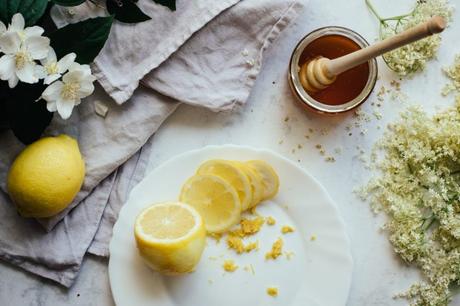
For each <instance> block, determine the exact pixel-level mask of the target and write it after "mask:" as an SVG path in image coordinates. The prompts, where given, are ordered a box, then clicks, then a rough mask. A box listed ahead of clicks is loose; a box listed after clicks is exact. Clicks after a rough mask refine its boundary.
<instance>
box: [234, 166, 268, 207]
mask: <svg viewBox="0 0 460 306" xmlns="http://www.w3.org/2000/svg"><path fill="white" fill-rule="evenodd" d="M234 163H235V165H236V166H237V167H238V168H240V169H241V170H243V172H244V173H246V175H247V176H248V178H249V183H250V184H251V193H252V201H251V202H250V203H249V206H247V207H243V210H246V209H249V208H252V207H254V206H256V205H257V204H259V203H260V201H262V198H263V194H264V186H263V185H262V177H261V176H260V175H259V173H258V172H257V171H256V170H254V169H253V168H251V167H249V166H248V165H247V164H245V163H243V162H239V161H234Z"/></svg>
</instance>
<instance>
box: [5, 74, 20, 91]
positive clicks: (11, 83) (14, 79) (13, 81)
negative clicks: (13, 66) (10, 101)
mask: <svg viewBox="0 0 460 306" xmlns="http://www.w3.org/2000/svg"><path fill="white" fill-rule="evenodd" d="M18 83H19V79H18V77H17V76H16V74H15V73H13V75H12V76H11V78H9V79H8V86H9V87H10V88H15V87H16V85H18Z"/></svg>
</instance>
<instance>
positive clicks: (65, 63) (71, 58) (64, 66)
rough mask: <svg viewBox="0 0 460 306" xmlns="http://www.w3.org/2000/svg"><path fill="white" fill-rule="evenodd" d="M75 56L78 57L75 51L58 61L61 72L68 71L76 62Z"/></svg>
mask: <svg viewBox="0 0 460 306" xmlns="http://www.w3.org/2000/svg"><path fill="white" fill-rule="evenodd" d="M75 58H77V55H76V54H75V53H69V54H67V55H66V56H64V57H63V58H61V59H60V60H59V62H58V63H57V65H58V71H59V73H61V74H62V73H64V72H66V71H67V70H68V69H69V68H70V66H72V64H73V63H74V62H75Z"/></svg>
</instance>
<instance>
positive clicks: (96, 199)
mask: <svg viewBox="0 0 460 306" xmlns="http://www.w3.org/2000/svg"><path fill="white" fill-rule="evenodd" d="M180 3H181V1H179V4H180ZM301 7H302V5H301V4H299V3H298V2H297V1H285V0H244V1H241V2H238V4H236V5H234V6H231V8H229V9H227V10H225V11H224V12H222V13H220V14H219V15H218V16H217V17H215V18H213V19H212V20H210V21H209V22H208V23H207V25H206V27H204V28H203V29H201V30H199V31H198V32H195V33H194V34H193V35H192V34H190V35H191V36H190V35H188V36H189V37H188V39H186V38H185V39H183V41H186V43H185V44H184V45H183V46H181V47H180V48H179V49H178V50H176V52H174V51H172V52H171V54H170V56H169V57H168V58H167V59H166V58H165V60H166V61H164V62H163V63H160V64H161V65H160V66H159V68H157V69H155V70H153V71H151V72H150V73H148V74H147V76H146V77H145V78H144V79H143V80H142V81H140V83H141V86H139V87H138V88H137V89H136V90H135V91H134V94H133V95H132V97H131V98H130V99H129V102H127V103H123V104H122V105H118V103H117V101H116V100H114V99H112V98H111V97H110V96H108V95H107V93H106V92H105V91H104V90H102V88H101V87H100V86H97V88H96V92H95V94H94V95H93V96H91V97H89V98H88V99H86V101H84V102H83V103H82V104H81V105H80V106H79V107H78V109H77V110H78V111H77V112H75V113H74V115H73V116H72V118H71V119H70V121H69V120H68V121H67V122H63V121H62V120H59V119H58V117H57V116H55V118H54V119H53V123H52V125H51V126H50V127H49V129H48V130H47V131H46V134H51V135H54V134H59V133H67V134H70V135H73V136H74V137H76V138H78V141H79V144H80V148H81V151H82V154H83V155H84V158H85V161H86V165H87V174H86V177H85V183H84V188H83V189H82V192H81V193H80V194H79V195H78V198H77V199H76V201H75V202H74V203H72V207H71V208H69V209H68V210H66V211H65V212H63V213H62V214H60V215H59V216H58V217H55V218H51V219H47V220H39V221H40V223H41V225H40V224H39V223H37V222H36V220H33V219H25V218H22V217H20V216H18V215H17V213H16V211H15V209H14V206H13V205H12V203H11V202H10V201H9V199H8V196H7V195H6V188H5V181H6V175H7V169H8V166H9V165H10V164H11V162H12V160H13V159H14V157H15V156H16V155H17V154H18V153H19V152H20V150H21V149H22V148H23V147H22V145H20V144H19V143H18V142H17V141H16V139H15V138H14V137H13V135H12V134H11V133H10V132H3V133H1V134H0V148H5V149H3V150H2V151H1V152H0V182H1V185H0V187H1V189H2V191H0V203H1V205H0V217H1V218H2V222H1V223H0V258H2V259H4V260H6V261H9V262H11V263H13V264H15V265H17V266H19V267H22V268H23V269H25V270H28V271H30V272H32V273H35V274H38V275H41V276H43V277H47V278H49V279H52V280H55V281H57V282H59V283H61V284H62V285H64V286H67V287H69V286H71V284H72V283H73V282H74V280H75V278H76V277H77V275H78V271H79V268H80V265H81V262H82V260H83V256H84V254H85V253H86V252H87V251H88V252H91V253H93V254H96V255H101V256H107V255H108V242H109V240H110V237H111V234H112V226H113V224H114V222H115V221H116V218H117V216H118V211H119V209H120V207H121V205H122V204H123V203H124V201H125V199H126V197H127V195H128V193H129V191H130V190H131V188H132V187H133V185H135V184H136V183H137V182H138V181H139V180H140V179H141V178H142V176H143V171H144V170H145V167H146V164H147V160H148V156H149V151H150V150H151V140H152V137H153V136H152V135H153V133H154V132H155V131H156V130H157V129H158V127H159V126H160V125H161V123H162V122H163V121H164V120H165V119H166V118H167V117H168V115H169V114H171V113H172V112H173V111H174V110H175V109H176V108H177V107H178V105H179V104H180V103H189V104H193V105H197V106H204V107H208V108H211V109H213V110H216V111H218V110H225V109H231V108H232V107H234V106H235V105H237V104H243V103H244V102H245V100H246V98H247V96H248V95H249V92H250V89H251V87H252V85H253V83H254V81H255V78H256V75H257V73H258V72H259V71H260V67H261V62H262V55H263V51H264V50H265V48H266V47H267V46H268V45H269V44H270V42H272V41H273V40H274V39H275V38H276V37H277V36H278V34H279V33H280V32H281V31H282V30H283V29H284V28H285V27H286V26H287V25H288V24H289V23H290V22H291V21H292V20H293V19H294V18H295V16H296V15H297V13H298V11H299V10H300V9H301ZM179 9H180V6H179V8H178V10H179ZM73 16H74V15H73ZM114 33H115V34H114V35H112V34H113V33H112V34H111V37H110V38H109V42H110V41H111V40H112V39H114V40H121V41H122V40H123V39H124V38H123V37H121V36H118V35H116V34H117V33H118V32H117V29H116V28H115V32H114ZM142 33H144V34H142ZM142 33H141V32H136V34H135V35H137V36H142V35H144V37H145V36H150V33H145V32H142ZM130 35H131V36H132V33H131V34H130ZM110 43H111V44H114V42H110ZM177 47H178V46H177ZM111 56H112V57H116V56H117V54H116V53H114V54H112V55H111ZM123 56H125V55H123ZM166 57H167V56H166ZM142 65H143V64H142ZM155 65H156V66H158V65H159V64H155ZM155 65H153V66H155ZM112 69H115V68H113V67H112ZM110 73H117V72H114V70H112V71H111V72H110ZM120 73H122V71H120ZM138 77H139V76H138ZM140 77H143V75H142V76H140ZM112 78H114V76H112ZM115 79H116V80H117V78H115ZM128 79H129V77H128ZM107 80H108V79H107ZM180 80H181V81H180ZM131 81H132V80H131V79H130V80H129V82H127V83H125V84H128V83H130V82H131ZM138 83H139V82H138ZM169 83H171V84H173V85H171V84H169ZM130 84H131V83H130ZM134 84H136V82H134ZM105 85H106V86H107V84H105ZM106 86H105V88H106V89H107V87H106ZM129 86H130V85H126V86H124V85H123V86H114V88H115V87H116V88H117V89H116V90H115V91H113V92H111V91H110V90H109V93H110V94H112V96H114V98H115V99H116V98H117V97H119V95H118V94H117V93H119V92H124V91H120V89H122V90H125V89H126V88H129ZM136 86H137V84H136ZM127 92H129V91H127ZM125 93H126V92H125ZM216 93H218V94H216ZM96 100H100V101H104V103H106V104H108V105H109V107H110V110H109V113H108V116H107V117H106V118H105V119H104V118H101V117H98V116H97V115H96V114H95V113H94V102H95V101H96ZM118 102H120V101H118Z"/></svg>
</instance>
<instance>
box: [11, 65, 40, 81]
mask: <svg viewBox="0 0 460 306" xmlns="http://www.w3.org/2000/svg"><path fill="white" fill-rule="evenodd" d="M35 65H36V64H35V63H34V62H28V63H26V64H25V65H24V67H23V68H22V69H19V70H16V75H17V76H18V78H19V80H20V81H21V82H24V83H28V84H34V83H37V82H38V78H37V76H36V75H35Z"/></svg>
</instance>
